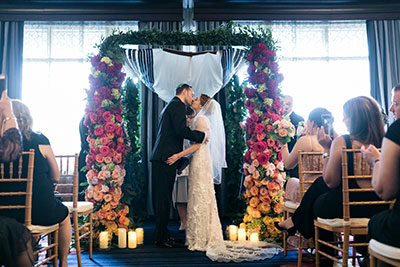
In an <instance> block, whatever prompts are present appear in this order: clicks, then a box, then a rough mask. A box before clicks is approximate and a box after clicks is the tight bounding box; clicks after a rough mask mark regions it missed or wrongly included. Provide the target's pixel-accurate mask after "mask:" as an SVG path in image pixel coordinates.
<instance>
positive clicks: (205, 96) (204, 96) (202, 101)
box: [200, 94, 211, 107]
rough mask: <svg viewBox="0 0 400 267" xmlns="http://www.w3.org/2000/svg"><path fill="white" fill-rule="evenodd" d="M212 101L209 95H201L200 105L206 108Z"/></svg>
mask: <svg viewBox="0 0 400 267" xmlns="http://www.w3.org/2000/svg"><path fill="white" fill-rule="evenodd" d="M210 99H211V97H209V96H208V95H205V94H201V95H200V105H201V106H202V107H204V105H205V104H206V103H207V102H208V101H209V100H210Z"/></svg>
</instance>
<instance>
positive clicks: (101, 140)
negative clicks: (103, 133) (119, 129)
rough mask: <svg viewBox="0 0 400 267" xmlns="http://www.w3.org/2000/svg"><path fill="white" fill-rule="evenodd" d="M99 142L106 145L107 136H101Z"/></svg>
mask: <svg viewBox="0 0 400 267" xmlns="http://www.w3.org/2000/svg"><path fill="white" fill-rule="evenodd" d="M100 144H101V145H102V146H105V145H107V144H108V138H107V137H102V138H100Z"/></svg>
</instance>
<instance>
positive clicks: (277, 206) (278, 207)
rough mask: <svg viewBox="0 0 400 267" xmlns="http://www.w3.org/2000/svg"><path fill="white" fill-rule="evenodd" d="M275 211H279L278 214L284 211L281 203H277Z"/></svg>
mask: <svg viewBox="0 0 400 267" xmlns="http://www.w3.org/2000/svg"><path fill="white" fill-rule="evenodd" d="M274 212H275V213H277V214H279V213H281V212H282V206H281V205H279V204H277V205H275V206H274Z"/></svg>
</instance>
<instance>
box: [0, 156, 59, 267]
mask: <svg viewBox="0 0 400 267" xmlns="http://www.w3.org/2000/svg"><path fill="white" fill-rule="evenodd" d="M34 156H35V151H34V150H33V149H31V150H30V151H29V152H23V153H22V156H21V157H20V158H19V160H18V166H14V164H15V162H14V163H9V164H4V163H1V164H0V183H3V184H5V183H8V184H11V183H15V186H13V188H18V189H16V190H24V191H19V192H16V191H14V190H13V191H12V192H1V193H0V196H13V197H18V196H21V197H23V198H25V205H20V204H19V203H18V204H16V205H1V206H0V209H2V210H4V209H7V210H14V209H15V210H18V209H25V215H24V217H25V219H24V224H25V226H26V227H27V228H28V229H29V230H30V231H31V233H32V236H33V237H35V238H36V239H39V238H42V237H45V236H47V238H48V245H47V246H46V247H42V248H39V249H38V250H36V251H34V253H33V255H34V256H35V257H38V260H37V261H36V263H35V265H34V266H40V265H43V264H45V263H47V262H50V261H52V262H53V266H57V260H58V224H56V225H53V226H39V225H32V223H31V214H32V183H33V167H34ZM24 168H27V169H26V170H24ZM25 172H26V175H25ZM21 182H24V183H26V187H24V189H22V188H21V187H20V186H21ZM17 183H18V184H17ZM0 186H1V185H0ZM3 188H4V187H3ZM43 252H46V253H43ZM42 253H43V254H45V255H46V256H44V257H42V255H41V257H39V254H42Z"/></svg>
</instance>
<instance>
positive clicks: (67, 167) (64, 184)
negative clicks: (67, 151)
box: [55, 154, 79, 208]
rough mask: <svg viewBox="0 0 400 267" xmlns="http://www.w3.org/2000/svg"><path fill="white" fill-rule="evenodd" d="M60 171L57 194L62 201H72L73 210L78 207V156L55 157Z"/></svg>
mask: <svg viewBox="0 0 400 267" xmlns="http://www.w3.org/2000/svg"><path fill="white" fill-rule="evenodd" d="M55 157H56V160H57V163H58V166H59V169H60V182H59V183H58V184H57V191H58V193H57V194H56V196H58V197H62V198H63V201H72V202H73V206H74V208H77V206H78V186H79V181H78V154H74V155H56V156H55Z"/></svg>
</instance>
